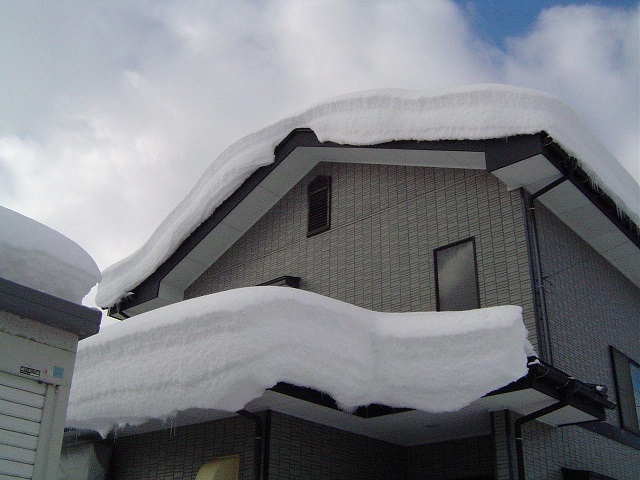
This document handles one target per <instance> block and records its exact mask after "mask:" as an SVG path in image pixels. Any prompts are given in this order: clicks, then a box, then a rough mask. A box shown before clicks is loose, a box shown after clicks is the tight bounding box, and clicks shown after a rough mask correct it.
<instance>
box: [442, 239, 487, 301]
mask: <svg viewBox="0 0 640 480" xmlns="http://www.w3.org/2000/svg"><path fill="white" fill-rule="evenodd" d="M433 256H434V263H435V270H436V306H437V309H438V311H448V310H471V309H474V308H479V307H480V291H479V289H478V267H477V265H476V243H475V239H473V238H468V239H466V240H461V241H459V242H456V243H452V244H450V245H446V246H444V247H440V248H437V249H436V250H434V252H433Z"/></svg>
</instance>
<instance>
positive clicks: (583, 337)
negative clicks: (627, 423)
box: [536, 206, 640, 425]
mask: <svg viewBox="0 0 640 480" xmlns="http://www.w3.org/2000/svg"><path fill="white" fill-rule="evenodd" d="M536 216H537V219H538V226H539V236H540V251H541V256H542V266H543V274H544V276H545V293H546V296H547V312H548V315H549V323H550V337H551V347H552V351H553V358H554V361H555V366H556V367H558V368H560V369H562V370H565V371H567V372H569V373H570V374H571V375H573V376H575V377H577V378H579V379H581V380H583V381H586V382H593V383H604V384H605V385H607V386H608V387H609V392H610V397H611V398H612V400H613V401H616V398H615V388H614V379H613V369H612V365H611V359H610V357H609V346H610V345H613V346H614V347H616V348H617V349H618V350H620V351H622V352H623V353H625V354H626V355H628V356H630V357H631V358H634V359H635V360H636V361H640V342H639V341H638V338H639V337H640V289H638V287H636V286H635V285H634V284H632V283H631V282H630V281H629V280H628V279H627V278H626V277H624V276H623V275H622V274H621V273H620V272H619V271H618V270H616V269H615V268H614V267H613V266H612V265H611V264H610V263H608V262H607V261H606V260H605V259H604V258H603V257H602V256H600V255H599V254H598V253H597V252H596V251H595V250H593V249H592V248H591V247H590V246H589V245H588V244H587V243H585V242H584V241H583V240H582V239H581V238H580V237H578V236H577V235H576V234H575V233H574V232H573V231H572V230H570V229H569V228H568V227H567V226H566V225H564V224H563V223H562V222H561V221H560V220H558V218H557V217H555V216H554V215H553V214H552V213H551V212H549V211H548V210H546V209H545V208H544V207H541V206H538V207H537V208H536ZM607 421H609V422H610V423H614V424H616V425H618V415H617V412H609V415H608V418H607Z"/></svg>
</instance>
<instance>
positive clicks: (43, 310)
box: [0, 278, 102, 340]
mask: <svg viewBox="0 0 640 480" xmlns="http://www.w3.org/2000/svg"><path fill="white" fill-rule="evenodd" d="M0 310H3V311H5V312H9V313H13V314H14V315H18V316H19V317H23V318H28V319H30V320H34V321H36V322H40V323H42V324H45V325H49V326H51V327H54V328H58V329H60V330H64V331H66V332H69V333H73V334H75V335H78V336H79V337H80V339H81V340H82V339H83V338H87V337H90V336H91V335H94V334H96V333H98V331H99V330H100V320H101V318H102V312H100V311H99V310H96V309H93V308H89V307H85V306H84V305H78V304H76V303H73V302H69V301H67V300H64V299H62V298H58V297H54V296H53V295H49V294H48V293H44V292H40V291H38V290H34V289H33V288H29V287H26V286H24V285H20V284H18V283H14V282H12V281H10V280H6V279H4V278H0Z"/></svg>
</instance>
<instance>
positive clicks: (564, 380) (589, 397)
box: [514, 357, 616, 480]
mask: <svg viewBox="0 0 640 480" xmlns="http://www.w3.org/2000/svg"><path fill="white" fill-rule="evenodd" d="M527 367H528V368H529V374H528V375H527V376H528V377H531V378H532V380H533V381H534V382H535V381H536V380H539V379H544V380H545V381H546V382H550V383H551V384H553V385H554V388H555V389H556V391H557V392H558V394H559V397H560V399H559V400H558V401H557V402H556V403H554V404H552V405H549V406H547V407H544V408H542V409H540V410H537V411H535V412H532V413H529V414H527V415H525V416H523V417H520V418H518V419H517V420H516V421H515V422H514V430H515V441H516V462H517V466H518V480H526V474H525V466H524V439H523V435H522V426H523V425H524V424H525V423H529V422H531V421H533V420H537V419H538V418H541V417H544V416H545V415H548V414H550V413H553V412H555V411H557V410H560V409H562V408H564V407H566V406H570V405H572V403H573V402H572V401H573V399H575V398H578V399H579V400H580V401H581V402H586V403H592V404H594V405H596V406H598V407H600V408H603V409H607V410H614V409H615V408H616V404H615V403H613V402H611V401H610V400H609V399H608V398H607V388H606V387H604V386H602V385H591V384H587V383H583V382H581V381H579V380H577V379H575V378H573V377H571V376H569V375H567V374H566V373H564V372H562V371H560V370H558V369H557V368H555V367H553V366H551V365H547V364H544V363H542V362H540V360H538V359H537V358H536V357H529V360H528V362H527ZM602 420H604V417H603V416H602V417H601V418H600V421H602ZM566 426H568V424H567V425H560V426H559V427H566Z"/></svg>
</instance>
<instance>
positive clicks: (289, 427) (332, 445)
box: [269, 412, 406, 480]
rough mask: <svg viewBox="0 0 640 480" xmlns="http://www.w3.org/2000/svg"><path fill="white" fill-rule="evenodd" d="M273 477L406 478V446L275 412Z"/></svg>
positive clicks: (315, 478) (271, 452) (272, 425)
mask: <svg viewBox="0 0 640 480" xmlns="http://www.w3.org/2000/svg"><path fill="white" fill-rule="evenodd" d="M270 445H271V448H270V462H269V478H273V479H283V480H284V479H291V480H294V479H314V480H333V479H338V478H345V479H346V478H348V479H350V480H375V479H380V480H404V479H405V478H406V451H405V448H403V447H400V446H397V445H393V444H390V443H386V442H382V441H380V440H375V439H371V438H367V437H363V436H361V435H356V434H354V433H350V432H344V431H341V430H338V429H335V428H331V427H327V426H324V425H320V424H317V423H311V422H308V421H305V420H301V419H299V418H295V417H291V416H288V415H283V414H280V413H275V412H273V413H272V416H271V444H270Z"/></svg>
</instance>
